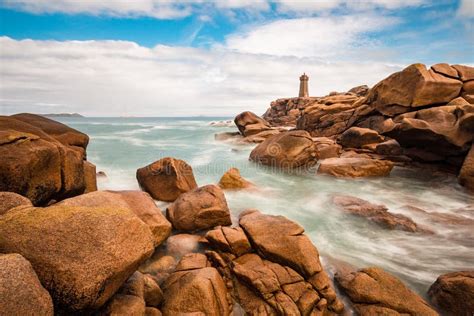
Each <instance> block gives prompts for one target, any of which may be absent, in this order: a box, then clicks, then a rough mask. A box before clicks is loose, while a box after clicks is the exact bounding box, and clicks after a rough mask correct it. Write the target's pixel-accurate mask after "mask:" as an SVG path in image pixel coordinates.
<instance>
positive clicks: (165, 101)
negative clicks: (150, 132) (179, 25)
mask: <svg viewBox="0 0 474 316" xmlns="http://www.w3.org/2000/svg"><path fill="white" fill-rule="evenodd" d="M0 47H1V48H2V49H0V109H1V111H0V112H2V114H9V113H14V112H25V111H27V112H36V113H38V112H39V113H41V112H43V113H44V112H51V104H55V105H57V106H55V107H54V111H55V112H79V113H83V114H86V115H100V116H111V115H135V116H140V115H143V116H173V115H179V116H186V115H229V116H233V115H235V114H237V113H239V112H241V111H244V110H253V111H255V112H257V113H263V112H264V111H265V110H266V108H267V107H268V104H269V102H270V101H271V100H273V99H276V98H279V97H291V96H295V95H296V93H297V90H298V84H299V82H298V77H299V75H300V74H301V73H302V72H304V71H305V72H306V73H308V74H309V75H310V93H311V94H312V95H323V94H327V93H328V92H330V91H333V90H336V91H337V90H338V91H347V90H348V89H349V88H351V87H353V86H355V85H360V84H369V85H372V84H375V83H376V82H377V81H379V80H380V79H382V78H384V77H385V76H387V75H388V74H390V73H392V72H394V71H397V70H399V69H400V68H401V65H386V64H383V63H377V62H367V63H360V62H359V63H349V62H339V63H323V62H320V61H318V60H316V59H312V58H296V57H277V56H266V55H254V54H246V53H237V52H232V51H229V50H225V49H222V50H220V49H211V50H205V49H196V48H189V47H169V46H157V47H154V48H146V47H142V46H139V45H137V44H135V43H133V42H125V41H66V42H57V41H34V40H21V41H17V40H13V39H10V38H7V37H2V38H0Z"/></svg>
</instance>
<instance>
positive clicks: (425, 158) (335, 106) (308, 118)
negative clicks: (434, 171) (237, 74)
mask: <svg viewBox="0 0 474 316" xmlns="http://www.w3.org/2000/svg"><path fill="white" fill-rule="evenodd" d="M244 113H247V112H244ZM241 116H242V115H241ZM238 117H240V116H238ZM263 119H264V120H266V121H265V122H267V123H262V122H261V121H258V118H254V117H253V119H252V122H257V121H258V122H260V123H259V124H258V125H259V126H261V127H262V126H265V129H267V128H268V126H269V125H271V126H273V127H274V128H276V127H287V128H294V127H295V123H296V129H297V130H305V131H307V132H308V133H309V134H310V136H311V137H313V138H314V142H315V143H316V145H317V146H319V147H321V148H322V149H324V150H323V153H322V154H321V155H318V154H317V155H316V156H317V158H316V159H326V158H333V159H332V160H330V161H329V162H324V161H321V165H322V168H321V167H320V169H319V170H320V172H321V173H327V174H331V175H337V176H349V177H354V176H374V175H377V176H383V175H388V174H389V173H390V169H391V167H390V163H385V161H387V160H389V161H393V162H396V163H404V164H407V163H411V162H421V163H429V164H433V163H436V164H438V165H442V166H443V168H444V169H446V170H451V171H452V172H459V171H460V170H461V172H460V173H459V182H460V183H461V184H462V185H464V186H465V187H466V188H468V189H472V187H473V186H474V185H473V181H474V180H473V176H472V169H473V168H472V166H471V165H472V162H471V160H472V159H470V158H469V157H471V156H472V154H470V155H467V154H468V152H469V149H470V148H471V146H472V142H473V137H474V68H473V67H469V66H463V65H448V64H436V65H433V66H432V67H431V68H430V69H427V68H426V67H425V65H423V64H413V65H410V66H408V67H407V68H405V69H403V70H402V71H399V72H397V73H394V74H392V75H390V76H389V77H387V78H385V79H383V80H382V81H380V82H379V83H378V84H376V85H375V86H374V87H372V88H371V89H368V88H367V87H366V86H365V87H363V86H361V87H356V88H353V89H351V90H350V91H349V92H346V93H337V92H334V93H330V94H329V95H328V96H325V97H311V98H287V99H278V100H276V101H273V102H272V103H271V105H270V108H269V109H268V110H267V111H266V112H265V114H264V115H263ZM237 121H238V120H237V118H236V122H237ZM254 124H255V123H254ZM239 129H241V128H239ZM259 130H261V128H260V129H259ZM272 133H275V134H276V136H275V135H274V136H271V137H270V138H269V139H268V142H270V141H272V140H273V139H276V138H277V137H278V136H279V135H280V133H282V132H281V131H279V130H277V129H274V130H272ZM328 140H332V141H334V142H337V144H339V145H340V146H342V151H348V150H355V151H356V152H357V153H359V154H363V156H358V157H355V156H352V157H347V156H345V157H343V158H358V159H357V160H356V159H344V160H342V159H336V158H338V157H340V156H344V153H342V154H341V149H340V148H337V147H336V146H334V145H331V144H330V141H328ZM261 148H262V147H261ZM318 152H319V150H318ZM260 155H262V153H260ZM279 156H284V155H283V154H279ZM318 156H319V157H318ZM255 158H256V157H255V155H254V157H252V156H251V159H252V160H256V161H258V159H255ZM381 160H383V161H382V162H381ZM336 169H337V170H338V171H334V170H336ZM343 169H344V170H343ZM352 169H357V170H356V171H355V172H352V171H350V170H352ZM330 170H331V171H330ZM346 170H347V171H346ZM368 170H370V171H368Z"/></svg>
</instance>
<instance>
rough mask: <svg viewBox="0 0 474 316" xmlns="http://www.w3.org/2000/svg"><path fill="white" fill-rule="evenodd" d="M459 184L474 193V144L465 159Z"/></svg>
mask: <svg viewBox="0 0 474 316" xmlns="http://www.w3.org/2000/svg"><path fill="white" fill-rule="evenodd" d="M459 183H460V184H461V185H463V186H465V187H466V188H468V189H469V190H471V191H474V144H473V145H471V150H469V153H468V154H467V156H466V158H464V163H463V164H462V168H461V171H460V172H459Z"/></svg>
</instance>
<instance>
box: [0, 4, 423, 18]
mask: <svg viewBox="0 0 474 316" xmlns="http://www.w3.org/2000/svg"><path fill="white" fill-rule="evenodd" d="M425 2H426V0H296V1H295V0H104V1H95V0H3V1H2V3H3V6H7V7H10V8H15V9H19V10H23V11H27V12H32V13H58V12H59V13H67V14H78V13H85V14H91V15H110V16H120V17H139V16H148V17H154V18H158V19H175V18H182V17H186V16H189V15H191V14H192V13H193V12H194V11H199V9H200V6H202V5H203V4H206V5H210V6H212V7H214V8H215V9H217V10H234V9H245V10H252V11H257V12H265V11H268V10H270V8H271V5H272V4H274V5H276V6H277V8H278V11H280V12H294V13H298V14H300V15H305V16H310V15H312V14H315V13H320V12H324V11H328V10H333V9H337V8H346V9H350V10H355V11H358V10H371V9H375V8H384V9H398V8H403V7H412V6H418V5H421V4H423V3H425Z"/></svg>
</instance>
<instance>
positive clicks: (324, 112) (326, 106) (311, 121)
mask: <svg viewBox="0 0 474 316" xmlns="http://www.w3.org/2000/svg"><path fill="white" fill-rule="evenodd" d="M364 100H365V98H363V97H358V96H356V95H353V94H352V93H350V94H338V95H332V96H331V95H330V96H326V97H324V98H320V99H318V101H317V102H316V103H313V104H311V105H309V106H307V107H306V108H305V109H304V110H303V111H302V113H301V116H300V118H299V119H298V121H297V128H298V129H302V130H306V131H308V132H309V133H310V134H311V136H314V137H321V136H326V137H327V136H334V135H339V134H341V133H342V132H344V131H345V130H346V129H348V128H349V127H351V126H352V124H354V123H355V122H356V120H357V119H358V118H359V116H362V115H365V114H367V113H366V112H367V111H368V112H370V111H371V109H370V108H369V107H368V106H364V104H363V102H364Z"/></svg>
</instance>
